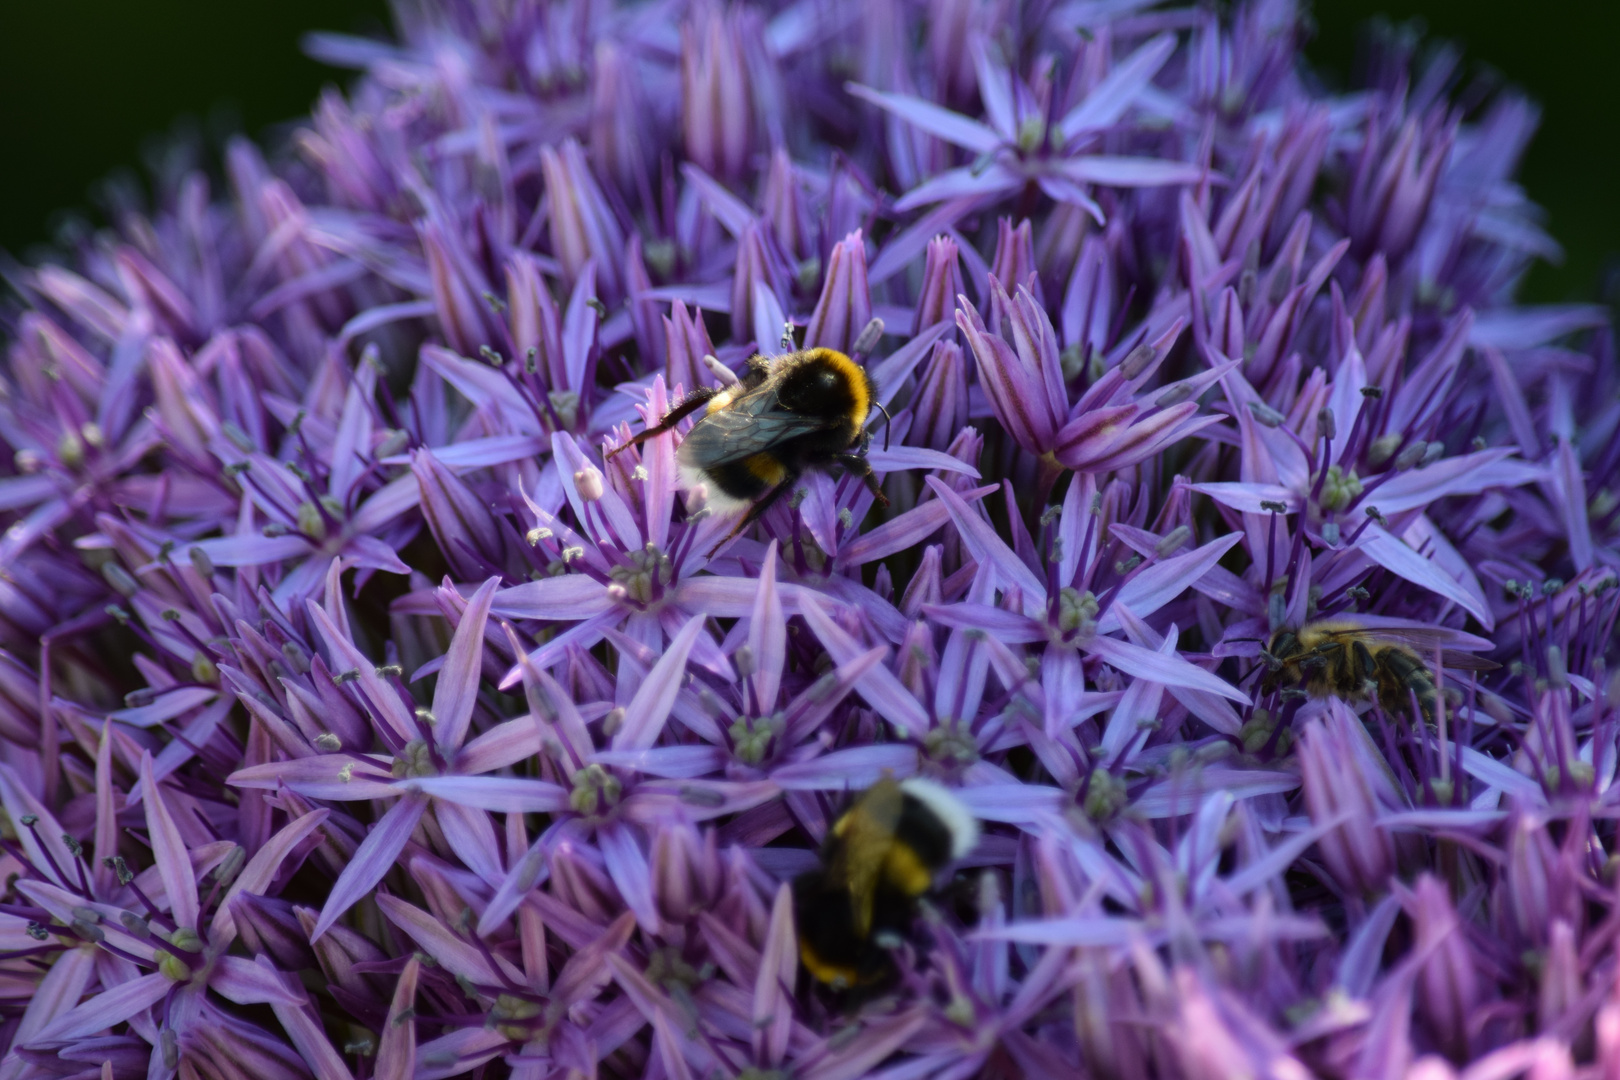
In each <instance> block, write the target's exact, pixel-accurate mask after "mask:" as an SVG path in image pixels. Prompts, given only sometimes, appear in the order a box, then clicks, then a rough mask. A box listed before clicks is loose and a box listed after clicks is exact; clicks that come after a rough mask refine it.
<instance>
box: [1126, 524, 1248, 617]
mask: <svg viewBox="0 0 1620 1080" xmlns="http://www.w3.org/2000/svg"><path fill="white" fill-rule="evenodd" d="M1242 539H1243V534H1242V533H1229V534H1227V535H1226V536H1222V537H1220V538H1219V539H1216V540H1211V541H1210V542H1209V543H1207V544H1205V545H1204V546H1203V547H1201V548H1198V549H1197V550H1195V551H1189V552H1187V553H1186V554H1185V555H1177V556H1176V557H1175V558H1173V559H1166V560H1164V561H1163V562H1161V563H1155V564H1154V565H1152V566H1150V567H1148V568H1146V569H1145V570H1143V571H1142V572H1141V573H1140V574H1137V575H1136V576H1135V577H1134V578H1132V579H1131V580H1130V581H1128V582H1127V583H1126V584H1125V586H1124V587H1123V588H1121V589H1120V590H1119V595H1118V596H1116V597H1115V598H1114V604H1122V605H1124V606H1125V607H1128V608H1130V610H1131V612H1132V613H1133V614H1135V615H1136V616H1137V617H1138V618H1145V617H1146V616H1148V615H1151V614H1153V613H1154V612H1155V611H1158V610H1159V609H1160V608H1161V607H1163V606H1164V605H1165V604H1168V603H1169V602H1170V601H1172V600H1174V599H1175V598H1176V597H1178V596H1180V595H1181V594H1182V593H1183V592H1185V591H1186V590H1187V589H1190V588H1192V586H1193V585H1194V584H1196V583H1197V582H1198V580H1199V579H1200V578H1202V577H1203V576H1204V575H1205V574H1206V573H1208V571H1209V568H1210V567H1212V566H1214V565H1216V564H1217V563H1219V562H1220V560H1221V557H1222V556H1223V555H1225V554H1226V553H1227V552H1228V551H1230V550H1231V549H1232V547H1233V546H1234V545H1235V544H1237V543H1238V542H1239V541H1241V540H1242ZM1114 604H1110V605H1109V606H1108V610H1107V611H1105V612H1103V614H1102V617H1101V618H1100V619H1098V620H1097V632H1098V633H1099V634H1106V633H1109V632H1110V631H1113V630H1115V629H1118V627H1119V614H1118V612H1117V611H1116V610H1115V608H1114Z"/></svg>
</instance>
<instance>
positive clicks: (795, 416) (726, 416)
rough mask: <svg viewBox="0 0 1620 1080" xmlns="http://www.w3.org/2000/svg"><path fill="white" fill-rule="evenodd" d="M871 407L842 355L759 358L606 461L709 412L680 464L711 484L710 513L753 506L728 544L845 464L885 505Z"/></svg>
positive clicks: (865, 384) (863, 383)
mask: <svg viewBox="0 0 1620 1080" xmlns="http://www.w3.org/2000/svg"><path fill="white" fill-rule="evenodd" d="M874 406H875V407H877V408H878V409H880V410H881V409H882V405H880V404H878V402H877V387H876V386H875V385H873V383H872V377H871V376H870V375H868V374H867V373H866V369H865V368H863V367H861V365H859V364H857V363H856V362H855V361H854V360H851V359H850V358H849V357H847V356H845V355H844V354H843V353H841V352H837V351H835V350H833V349H805V350H803V351H800V352H793V353H789V354H787V355H786V356H778V357H776V358H775V359H772V360H767V359H765V358H764V357H760V356H756V357H754V358H753V359H752V360H750V361H748V371H747V372H746V373H745V374H744V375H743V376H742V378H740V379H739V380H738V381H736V382H734V383H732V384H730V385H729V386H723V387H720V388H718V389H711V388H707V387H705V388H701V389H698V390H694V391H692V392H691V393H689V394H687V395H686V397H685V398H683V399H682V400H681V402H680V404H678V405H676V406H675V407H674V408H673V409H671V410H670V411H669V412H668V413H667V414H665V416H664V417H663V419H661V420H660V421H659V422H658V423H657V424H655V425H653V426H652V427H649V428H647V429H646V430H644V431H642V432H641V433H640V434H638V435H636V436H634V437H633V438H631V439H630V441H629V442H627V443H625V444H624V445H623V446H620V447H617V448H616V449H614V450H613V451H612V453H610V454H609V455H608V456H609V457H612V456H613V455H614V454H617V453H619V452H620V451H621V450H623V449H624V448H625V447H627V446H634V445H637V444H639V443H642V442H645V441H646V440H647V439H650V438H652V437H653V436H654V435H661V434H663V433H664V432H666V431H668V430H669V429H671V428H673V427H674V426H675V425H676V424H678V423H680V422H681V421H682V420H684V419H685V418H686V417H688V416H690V415H691V414H692V413H694V412H697V411H698V409H700V408H701V409H703V410H704V414H703V416H702V417H701V418H699V420H698V422H697V423H696V424H694V425H693V426H692V430H691V431H689V432H687V434H686V438H685V439H684V440H683V441H682V442H681V445H680V448H679V449H678V450H677V451H676V453H675V460H676V463H677V465H678V466H679V468H680V485H681V486H682V487H685V488H692V487H697V486H698V485H702V486H704V487H705V488H706V489H707V490H708V506H709V508H710V509H711V510H712V511H713V512H715V513H718V514H731V513H736V512H738V511H740V510H742V509H743V508H744V507H747V512H746V513H745V514H743V516H742V518H741V519H740V520H739V521H738V522H737V524H736V526H735V527H734V528H733V529H732V530H731V532H730V533H729V534H728V535H727V536H726V537H725V540H722V541H720V543H722V544H723V543H725V541H726V540H729V539H731V537H733V536H736V535H737V534H738V533H739V532H741V531H742V530H743V529H744V528H746V527H747V526H748V525H749V524H750V523H751V522H753V521H756V520H758V518H759V517H760V515H761V514H763V513H765V511H766V510H768V509H770V507H771V505H772V504H773V503H775V502H776V500H777V499H780V498H781V497H782V496H783V495H784V494H786V493H787V492H788V491H790V490H792V488H793V484H794V482H795V481H797V480H798V478H799V477H800V475H802V474H803V473H804V472H805V471H806V470H809V469H830V468H832V467H834V466H843V467H844V468H845V469H848V470H849V471H850V472H852V473H854V474H855V475H857V476H859V477H861V478H862V479H863V480H864V481H865V483H866V486H867V489H868V490H870V491H871V492H872V495H873V497H874V498H876V499H877V501H878V503H879V504H880V505H884V506H887V505H888V502H889V500H888V499H887V498H885V497H884V495H883V491H882V489H881V488H880V487H879V486H878V482H877V477H876V476H874V475H873V474H872V466H871V465H870V464H868V463H867V460H866V456H865V455H866V446H867V443H869V442H870V441H871V433H870V431H869V430H868V429H867V426H866V416H867V413H869V412H870V411H871V410H872V409H873V407H874ZM715 547H716V549H718V547H719V544H717V545H715ZM710 554H713V551H711V552H710Z"/></svg>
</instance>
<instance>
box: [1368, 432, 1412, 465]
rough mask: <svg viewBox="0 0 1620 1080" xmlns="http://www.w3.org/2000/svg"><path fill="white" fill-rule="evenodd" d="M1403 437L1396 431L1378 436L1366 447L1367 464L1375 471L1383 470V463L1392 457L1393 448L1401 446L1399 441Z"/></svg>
mask: <svg viewBox="0 0 1620 1080" xmlns="http://www.w3.org/2000/svg"><path fill="white" fill-rule="evenodd" d="M1405 437H1406V436H1404V435H1402V434H1401V433H1400V432H1398V431H1397V432H1393V433H1391V434H1389V435H1380V436H1378V438H1376V439H1374V440H1373V441H1372V445H1370V446H1368V447H1367V464H1368V465H1371V466H1372V467H1373V468H1375V469H1381V468H1383V466H1384V463H1385V462H1387V461H1388V460H1389V459H1390V457H1391V456H1393V455H1394V453H1395V448H1396V447H1398V446H1400V445H1401V440H1402V439H1404V438H1405Z"/></svg>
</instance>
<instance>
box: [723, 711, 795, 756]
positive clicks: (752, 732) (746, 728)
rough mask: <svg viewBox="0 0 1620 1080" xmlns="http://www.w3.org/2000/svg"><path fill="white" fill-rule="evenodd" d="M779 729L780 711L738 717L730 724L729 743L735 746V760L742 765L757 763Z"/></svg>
mask: <svg viewBox="0 0 1620 1080" xmlns="http://www.w3.org/2000/svg"><path fill="white" fill-rule="evenodd" d="M781 731H782V714H781V713H772V714H771V715H770V716H761V717H757V718H750V717H747V716H740V717H738V718H737V719H736V720H735V721H734V722H733V723H732V725H731V744H732V745H733V746H735V747H736V748H737V749H736V755H737V760H738V761H740V762H742V763H743V764H744V765H758V764H759V763H760V762H762V761H764V760H765V757H766V755H767V754H768V753H769V752H770V748H771V740H772V739H774V738H776V736H777V735H778V734H780V733H781Z"/></svg>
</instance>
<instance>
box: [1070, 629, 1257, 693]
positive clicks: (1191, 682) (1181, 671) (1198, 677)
mask: <svg viewBox="0 0 1620 1080" xmlns="http://www.w3.org/2000/svg"><path fill="white" fill-rule="evenodd" d="M1081 648H1082V649H1084V650H1085V651H1086V653H1087V654H1088V655H1090V656H1095V657H1097V659H1099V660H1102V661H1104V662H1105V663H1107V664H1110V665H1112V666H1113V667H1116V668H1118V669H1119V670H1121V671H1123V672H1124V673H1125V674H1127V675H1134V676H1136V677H1137V678H1138V679H1151V680H1153V681H1154V682H1156V683H1159V684H1161V685H1164V686H1185V687H1187V688H1188V689H1189V690H1205V691H1208V692H1209V693H1211V694H1219V695H1220V696H1221V697H1224V698H1230V699H1231V700H1233V701H1236V702H1239V703H1240V704H1243V705H1247V704H1249V696H1248V695H1247V694H1245V693H1244V692H1243V691H1241V690H1239V689H1238V688H1237V687H1235V686H1233V685H1232V684H1231V683H1229V682H1227V681H1226V680H1225V679H1222V678H1220V677H1219V676H1217V675H1211V674H1210V673H1209V672H1207V671H1205V670H1204V669H1203V668H1201V667H1197V666H1195V665H1193V664H1190V663H1188V662H1187V661H1185V660H1183V659H1181V657H1179V656H1164V655H1161V654H1160V653H1156V652H1154V651H1153V650H1152V649H1144V648H1142V646H1140V645H1132V644H1131V643H1130V642H1128V641H1120V640H1119V639H1118V638H1110V637H1095V638H1092V639H1091V640H1090V641H1088V642H1086V643H1085V644H1084V645H1082V646H1081Z"/></svg>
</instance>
